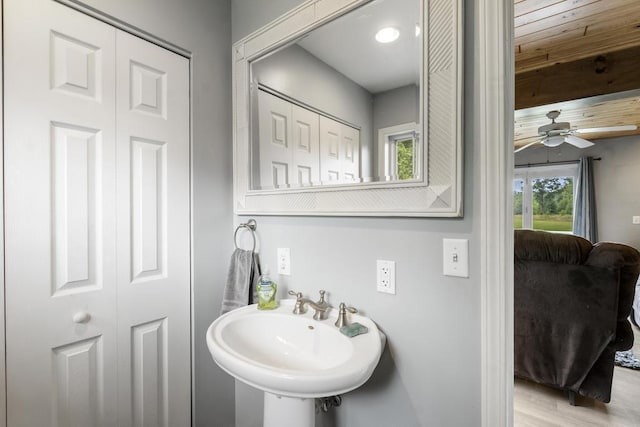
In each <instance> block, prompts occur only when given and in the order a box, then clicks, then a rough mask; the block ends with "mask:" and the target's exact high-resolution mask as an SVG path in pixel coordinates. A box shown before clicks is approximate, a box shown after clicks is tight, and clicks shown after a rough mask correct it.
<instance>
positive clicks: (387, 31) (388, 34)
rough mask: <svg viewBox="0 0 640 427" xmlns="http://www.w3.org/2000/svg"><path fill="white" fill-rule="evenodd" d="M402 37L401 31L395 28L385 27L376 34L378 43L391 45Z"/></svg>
mask: <svg viewBox="0 0 640 427" xmlns="http://www.w3.org/2000/svg"><path fill="white" fill-rule="evenodd" d="M398 37H400V31H399V30H398V29H397V28H394V27H385V28H381V29H380V30H378V32H377V33H376V41H377V42H378V43H391V42H394V41H396V40H397V39H398Z"/></svg>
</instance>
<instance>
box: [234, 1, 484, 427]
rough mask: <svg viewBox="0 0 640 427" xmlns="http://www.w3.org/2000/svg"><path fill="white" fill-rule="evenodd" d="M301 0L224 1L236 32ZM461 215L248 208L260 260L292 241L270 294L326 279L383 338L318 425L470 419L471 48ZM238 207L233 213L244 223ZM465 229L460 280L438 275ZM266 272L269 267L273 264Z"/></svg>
mask: <svg viewBox="0 0 640 427" xmlns="http://www.w3.org/2000/svg"><path fill="white" fill-rule="evenodd" d="M300 2H301V0H272V1H269V2H265V1H261V0H232V3H231V4H232V34H233V40H234V41H236V40H238V39H240V38H242V37H244V36H245V35H247V34H249V33H251V32H252V31H254V30H256V29H258V28H259V27H260V26H262V25H264V24H266V23H268V22H269V21H271V20H272V19H274V18H275V17H277V16H278V15H280V14H281V13H283V12H285V11H287V10H289V9H291V8H292V7H295V6H296V5H297V4H299V3H300ZM465 10H466V12H465V13H466V19H467V22H468V24H467V26H466V30H467V31H466V40H465V42H466V43H465V45H466V46H473V30H474V28H473V24H472V22H473V19H474V10H473V1H466V2H465ZM465 61H466V64H467V65H466V67H467V68H466V75H465V93H466V101H465V120H466V122H465V132H464V133H465V143H464V145H465V147H464V151H465V165H466V166H465V187H464V188H465V200H464V202H465V217H464V219H434V218H428V219H422V218H414V219H410V218H328V217H278V216H275V217H262V216H260V217H257V218H256V219H257V222H258V235H259V238H260V242H261V246H260V248H261V249H260V252H261V257H262V260H263V263H266V264H269V265H270V266H272V267H273V266H275V265H276V250H277V248H278V247H287V248H291V276H275V277H274V280H276V281H277V282H278V283H279V285H280V287H279V296H280V297H284V296H285V295H286V294H285V292H286V291H287V290H289V289H294V290H297V291H301V292H303V293H304V294H305V295H309V296H312V297H316V296H317V292H318V290H319V289H326V290H327V292H328V299H329V301H330V303H332V304H333V305H337V304H339V303H340V302H341V301H344V302H346V303H349V304H351V305H353V306H354V307H356V308H358V309H360V310H362V311H363V312H364V313H365V314H366V315H368V316H370V317H371V318H373V319H374V320H375V321H376V322H377V323H378V325H379V326H380V328H381V329H382V330H383V331H384V332H385V333H386V334H387V337H388V347H387V349H386V351H385V353H384V354H383V357H382V360H381V362H380V364H379V366H378V367H377V369H376V371H375V372H374V374H373V377H372V378H371V380H370V381H369V382H368V383H366V384H365V385H364V386H363V387H361V388H360V389H358V390H356V391H353V392H351V393H347V394H346V395H344V396H343V404H342V406H341V407H339V408H338V409H337V410H335V411H334V412H332V413H331V414H328V415H324V416H323V417H321V419H320V422H319V423H318V425H319V426H334V425H335V426H349V427H358V426H363V427H364V426H366V427H370V426H389V425H394V426H402V427H411V426H456V427H465V426H477V425H479V424H480V404H481V399H480V397H481V394H480V355H481V347H480V278H479V274H480V269H479V258H480V253H479V238H480V231H479V226H478V221H479V218H480V216H479V208H480V206H479V205H480V204H479V202H478V201H477V200H475V199H474V189H476V190H477V188H478V187H477V185H479V184H477V183H478V182H479V176H480V173H479V166H474V161H473V157H474V153H473V147H474V145H473V138H472V136H473V128H474V122H473V120H474V118H473V113H474V110H473V105H474V102H475V100H474V99H473V88H474V86H473V84H474V75H473V63H474V58H473V49H472V48H471V47H470V48H469V49H467V51H466V52H465ZM245 219H246V218H245V217H240V218H237V220H242V221H244V220H245ZM444 237H453V238H465V239H470V247H469V249H470V258H471V266H470V278H469V279H461V278H451V277H444V276H443V275H442V274H441V273H442V255H441V254H442V238H444ZM377 259H388V260H395V261H396V263H397V264H396V279H397V294H396V295H395V296H394V295H386V294H381V293H377V292H376V290H375V265H376V260H377ZM272 270H273V268H272ZM237 390H238V391H237V399H236V405H237V408H236V416H237V423H238V426H243V427H250V426H255V425H260V424H259V421H256V420H259V419H260V413H261V410H262V403H261V395H260V393H256V392H255V391H252V390H250V389H248V388H247V387H246V386H243V385H240V384H239V385H238V386H237Z"/></svg>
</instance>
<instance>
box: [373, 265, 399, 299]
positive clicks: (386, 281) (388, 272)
mask: <svg viewBox="0 0 640 427" xmlns="http://www.w3.org/2000/svg"><path fill="white" fill-rule="evenodd" d="M376 288H377V289H378V292H384V293H387V294H393V295H395V293H396V262H395V261H386V260H380V259H379V260H377V261H376Z"/></svg>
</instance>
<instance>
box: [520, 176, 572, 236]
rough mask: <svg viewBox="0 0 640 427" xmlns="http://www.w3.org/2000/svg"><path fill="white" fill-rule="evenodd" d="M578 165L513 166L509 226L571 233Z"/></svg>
mask: <svg viewBox="0 0 640 427" xmlns="http://www.w3.org/2000/svg"><path fill="white" fill-rule="evenodd" d="M577 172H578V165H577V164H576V165H560V166H542V167H530V168H517V169H516V171H515V173H514V178H513V226H514V228H532V229H535V230H546V231H557V232H565V233H571V232H572V231H573V202H574V199H575V188H574V187H575V186H574V182H575V179H576V176H577Z"/></svg>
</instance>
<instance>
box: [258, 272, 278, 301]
mask: <svg viewBox="0 0 640 427" xmlns="http://www.w3.org/2000/svg"><path fill="white" fill-rule="evenodd" d="M277 290H278V285H276V284H275V282H273V281H272V280H271V278H270V277H269V267H267V266H265V267H264V269H263V270H262V276H261V277H260V281H259V282H258V310H273V309H274V308H277V307H278V301H276V291H277Z"/></svg>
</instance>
